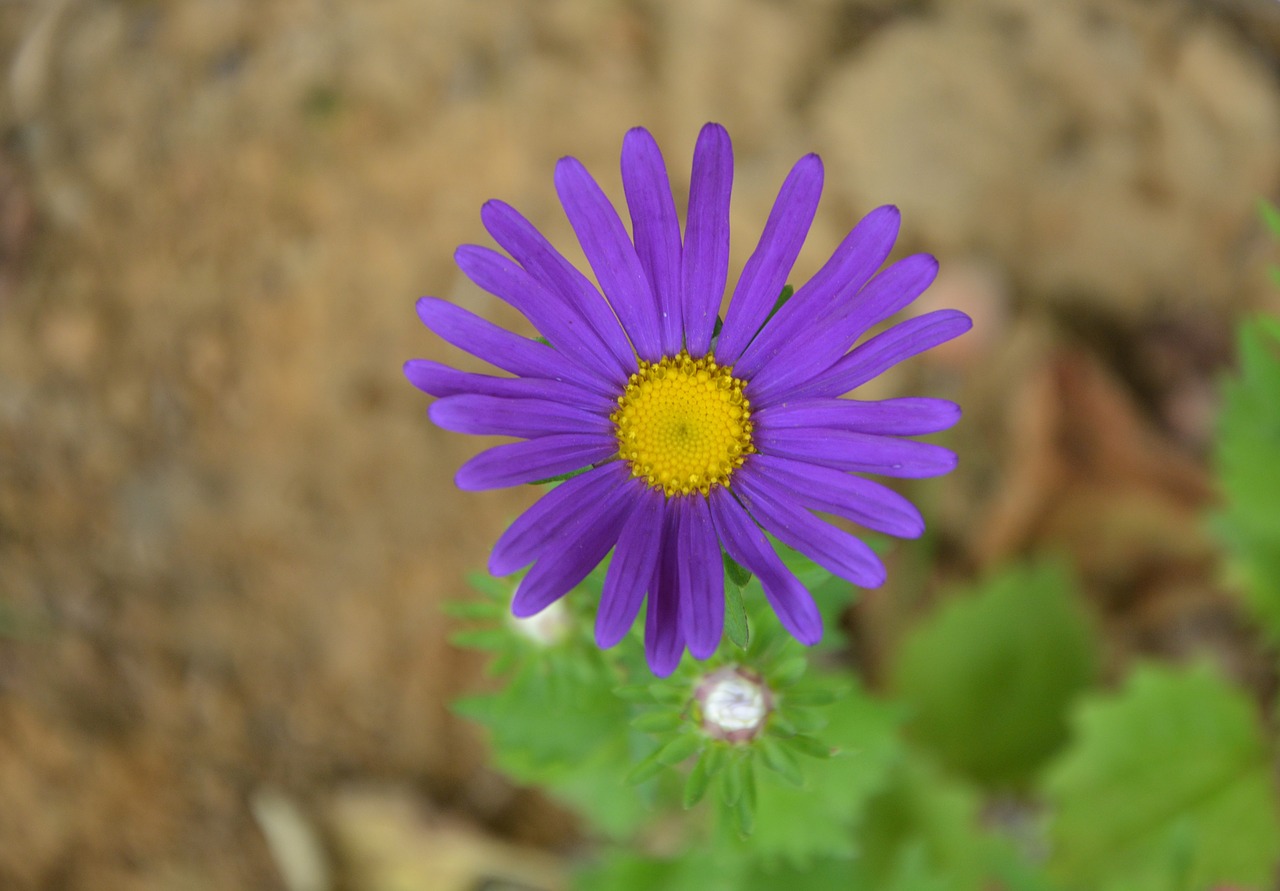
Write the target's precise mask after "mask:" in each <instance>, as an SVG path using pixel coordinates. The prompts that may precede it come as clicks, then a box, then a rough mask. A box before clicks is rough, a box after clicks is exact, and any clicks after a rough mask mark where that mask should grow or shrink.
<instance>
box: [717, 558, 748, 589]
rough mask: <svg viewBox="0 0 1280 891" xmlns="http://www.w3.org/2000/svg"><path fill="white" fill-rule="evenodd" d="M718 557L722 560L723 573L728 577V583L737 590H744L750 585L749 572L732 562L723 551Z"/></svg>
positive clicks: (737, 563)
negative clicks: (736, 587)
mask: <svg viewBox="0 0 1280 891" xmlns="http://www.w3.org/2000/svg"><path fill="white" fill-rule="evenodd" d="M720 556H721V557H722V558H723V559H724V572H725V575H727V576H728V577H729V581H731V582H733V583H734V584H735V585H737V586H738V587H739V588H745V587H746V586H747V585H749V584H751V578H752V576H751V570H749V569H747V568H746V567H745V566H743V565H742V564H741V563H739V562H738V561H736V560H734V559H733V558H732V557H730V556H729V554H728V553H727V552H725V551H721V552H720Z"/></svg>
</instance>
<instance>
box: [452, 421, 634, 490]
mask: <svg viewBox="0 0 1280 891" xmlns="http://www.w3.org/2000/svg"><path fill="white" fill-rule="evenodd" d="M617 452H618V441H617V440H616V439H614V438H613V437H612V436H605V435H602V434H599V433H556V434H553V435H551V436H543V437H541V438H539V439H530V440H528V441H526V442H511V443H507V444H506V445H500V446H494V447H493V448H491V449H486V450H485V451H483V452H481V453H480V454H478V455H476V456H475V457H474V458H472V459H471V460H470V461H467V462H466V463H465V464H463V465H462V466H461V467H459V468H458V473H457V475H456V476H455V477H454V482H455V483H456V484H457V486H458V488H459V489H465V490H468V491H472V492H474V491H479V490H481V489H502V488H505V487H507V486H518V485H520V484H521V483H536V482H537V481H538V480H545V479H550V478H551V477H553V476H560V475H561V474H563V473H572V472H573V471H575V470H580V469H581V468H583V467H587V466H588V465H591V464H598V463H599V462H601V461H604V460H606V459H608V458H611V457H613V456H614V455H615V454H617Z"/></svg>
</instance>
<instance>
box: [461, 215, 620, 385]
mask: <svg viewBox="0 0 1280 891" xmlns="http://www.w3.org/2000/svg"><path fill="white" fill-rule="evenodd" d="M480 220H481V222H483V223H484V226H485V228H486V229H488V230H489V234H490V235H492V236H493V240H494V241H496V242H497V243H498V244H499V245H501V246H502V248H503V249H504V250H505V251H506V252H507V253H509V254H510V255H511V256H512V257H514V258H515V260H516V262H517V263H519V264H520V265H521V266H523V267H524V268H525V269H526V270H528V272H529V274H530V275H532V276H533V277H534V278H536V279H538V280H539V281H540V282H542V283H543V284H544V285H546V286H547V287H548V288H550V289H551V290H552V291H554V292H556V293H557V294H560V295H561V296H562V297H563V298H564V300H565V302H566V303H567V304H568V305H569V306H571V307H573V309H574V311H575V312H577V313H578V314H579V315H580V316H582V318H583V319H585V320H586V322H587V324H588V325H589V326H590V328H591V330H592V332H593V333H594V334H595V335H596V337H597V338H598V339H599V340H600V342H601V343H603V344H604V345H605V347H606V348H607V349H608V351H609V354H610V355H611V356H612V357H613V363H612V364H613V366H616V367H617V368H620V369H622V371H623V372H624V373H625V374H628V375H629V374H631V373H633V372H634V371H635V370H636V357H635V354H634V353H633V352H632V351H631V344H630V343H629V342H628V341H627V336H626V334H624V333H623V331H622V326H621V325H620V324H618V319H617V318H616V317H615V316H614V314H613V311H612V310H610V309H609V304H608V303H607V302H605V299H604V297H603V296H601V294H600V292H599V291H598V290H596V286H595V285H593V284H592V283H591V280H590V279H588V278H587V277H586V276H585V275H583V274H582V272H581V271H580V270H579V269H578V268H577V267H575V266H574V265H573V264H572V263H570V262H569V261H568V260H566V259H565V258H564V257H563V256H562V255H561V254H560V252H559V251H557V250H556V249H555V248H554V247H552V246H551V242H549V241H547V240H546V239H545V238H544V237H543V236H542V233H541V232H539V231H538V230H537V229H536V228H535V227H534V225H533V224H532V223H530V222H529V221H528V220H526V219H525V218H524V217H522V216H521V215H520V214H519V213H518V212H517V211H516V209H515V208H513V207H512V206H511V205H509V204H506V203H504V202H502V201H489V202H487V203H486V204H485V205H484V207H482V208H481V209H480Z"/></svg>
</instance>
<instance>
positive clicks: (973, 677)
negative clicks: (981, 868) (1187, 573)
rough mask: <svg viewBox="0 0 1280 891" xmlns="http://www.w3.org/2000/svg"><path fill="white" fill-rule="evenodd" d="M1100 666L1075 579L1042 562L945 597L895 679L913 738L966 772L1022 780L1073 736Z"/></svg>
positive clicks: (906, 649)
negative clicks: (1079, 705)
mask: <svg viewBox="0 0 1280 891" xmlns="http://www.w3.org/2000/svg"><path fill="white" fill-rule="evenodd" d="M1095 665H1096V658H1095V655H1094V650H1093V638H1092V635H1091V633H1090V629H1089V625H1088V623H1087V621H1086V620H1085V618H1084V616H1083V614H1082V612H1081V610H1080V607H1079V605H1078V603H1077V602H1076V594H1075V589H1074V585H1073V584H1072V583H1071V581H1070V579H1069V577H1068V575H1067V573H1066V571H1065V570H1064V568H1063V567H1062V566H1061V565H1059V564H1057V563H1052V562H1043V563H1040V564H1036V565H1030V566H1023V567H1013V568H1010V569H1006V570H1005V571H1003V572H1001V573H1000V574H998V575H996V576H994V577H992V578H990V579H988V580H986V581H985V582H983V583H982V584H980V585H979V586H978V588H977V589H976V590H975V591H973V592H972V593H970V594H968V595H967V596H962V597H959V598H956V599H953V600H951V601H950V602H949V603H946V604H944V605H943V606H942V607H941V608H940V609H939V610H938V611H937V612H936V613H935V614H934V615H932V616H930V617H929V618H928V619H926V620H925V621H924V622H923V623H922V624H921V625H920V626H918V627H917V628H916V629H914V631H913V632H912V633H911V634H910V635H909V637H908V638H907V640H906V643H905V644H904V646H903V647H902V649H901V650H900V652H899V653H898V655H897V659H896V662H895V664H894V665H893V667H892V677H893V686H894V687H895V689H896V691H897V692H898V693H899V695H900V697H901V698H902V699H903V700H904V701H905V702H906V704H907V706H908V708H909V714H910V719H909V724H908V731H909V733H910V734H911V736H912V737H913V738H914V739H916V740H917V741H919V742H920V743H921V744H922V745H923V746H925V747H926V748H927V749H929V750H930V751H931V752H933V753H934V754H935V755H936V757H937V758H938V759H939V760H941V761H942V762H943V764H945V765H946V766H948V767H950V768H952V769H954V770H957V771H959V772H961V773H962V774H964V775H966V776H968V777H971V778H973V779H975V780H977V781H979V782H983V783H987V784H990V785H994V786H1016V785H1018V784H1021V783H1025V782H1026V781H1027V780H1029V779H1030V777H1031V776H1032V775H1033V773H1034V772H1035V770H1036V769H1037V768H1038V767H1039V766H1040V765H1041V764H1042V763H1043V762H1044V761H1045V760H1046V759H1047V758H1049V757H1050V756H1051V755H1052V754H1053V753H1054V752H1055V751H1056V750H1057V749H1058V748H1059V747H1060V746H1061V745H1062V744H1063V742H1064V741H1065V739H1066V735H1067V714H1068V711H1069V708H1070V705H1071V703H1072V701H1073V699H1074V698H1075V697H1076V696H1077V695H1078V694H1079V693H1080V692H1081V691H1082V690H1083V689H1084V688H1085V687H1087V686H1088V685H1089V683H1090V682H1091V680H1092V678H1093V677H1094V674H1095Z"/></svg>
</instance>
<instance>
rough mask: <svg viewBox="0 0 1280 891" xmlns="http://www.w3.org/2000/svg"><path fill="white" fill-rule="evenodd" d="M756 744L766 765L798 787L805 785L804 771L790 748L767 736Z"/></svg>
mask: <svg viewBox="0 0 1280 891" xmlns="http://www.w3.org/2000/svg"><path fill="white" fill-rule="evenodd" d="M756 745H757V746H758V748H759V750H760V757H761V758H763V759H764V766H765V767H767V768H769V769H770V770H772V771H773V772H774V773H776V774H777V775H778V776H780V777H782V779H784V780H786V781H787V782H788V783H790V784H791V785H793V786H796V787H797V788H802V787H803V786H804V771H803V770H801V769H800V762H799V760H797V758H796V756H795V755H794V754H792V753H791V750H790V749H788V748H787V747H786V746H784V745H782V744H781V743H779V742H778V741H777V740H773V739H769V737H767V736H766V737H763V738H761V740H760V741H759V742H758V743H757V744H756Z"/></svg>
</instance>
